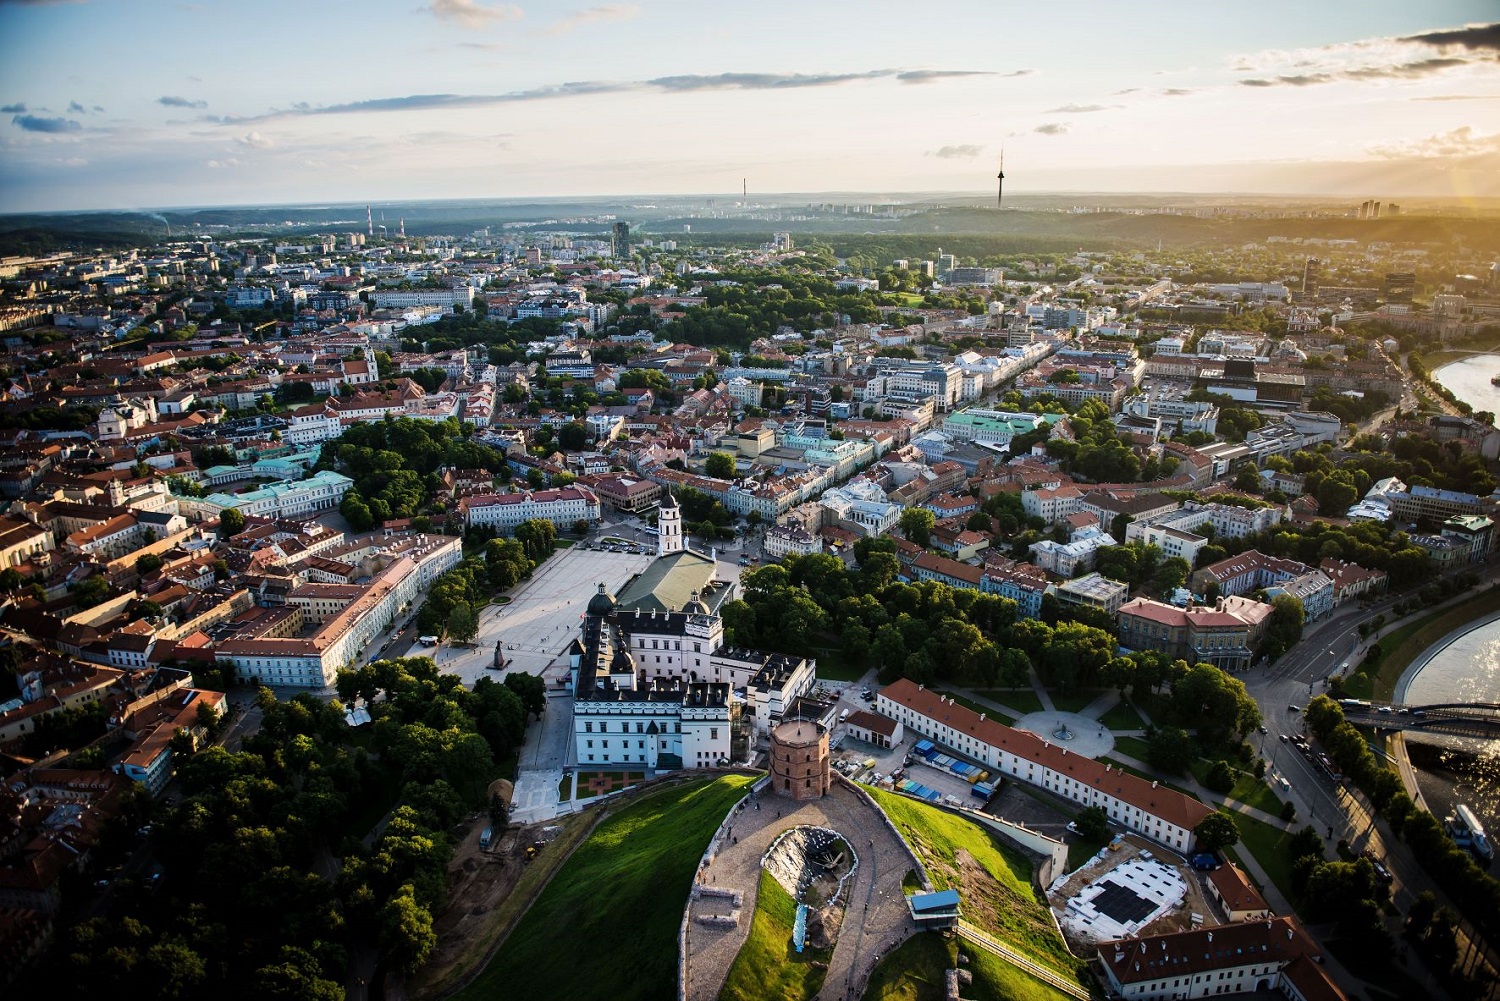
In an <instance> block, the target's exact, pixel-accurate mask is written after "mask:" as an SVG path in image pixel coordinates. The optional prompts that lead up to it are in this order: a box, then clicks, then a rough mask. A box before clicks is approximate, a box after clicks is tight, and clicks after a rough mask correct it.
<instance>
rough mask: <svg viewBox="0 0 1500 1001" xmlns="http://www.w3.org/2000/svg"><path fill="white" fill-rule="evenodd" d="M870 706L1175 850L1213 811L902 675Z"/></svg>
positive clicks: (1187, 845) (1186, 845) (1187, 844)
mask: <svg viewBox="0 0 1500 1001" xmlns="http://www.w3.org/2000/svg"><path fill="white" fill-rule="evenodd" d="M875 708H876V709H877V710H878V711H879V712H881V713H882V714H884V715H886V716H889V717H890V718H891V719H893V720H895V721H896V722H898V723H900V724H901V725H902V726H904V727H906V728H907V729H909V730H915V731H916V732H917V733H920V734H922V735H923V736H924V737H927V738H929V739H930V740H933V741H935V742H937V743H939V744H943V745H944V746H946V747H949V748H952V749H953V750H954V751H956V752H958V753H959V754H961V755H963V756H964V757H965V758H968V759H969V760H971V761H976V762H978V763H979V764H981V765H983V766H984V767H985V768H988V769H989V770H990V771H991V772H999V773H1001V774H1003V775H1007V776H1009V777H1011V778H1013V779H1017V780H1019V781H1021V782H1028V783H1030V784H1031V785H1035V786H1040V787H1041V788H1043V789H1046V790H1047V791H1048V792H1052V793H1055V794H1057V795H1059V796H1061V797H1063V798H1064V799H1069V800H1072V801H1073V802H1075V803H1077V804H1079V805H1080V806H1085V807H1088V806H1097V807H1101V808H1102V809H1103V810H1104V812H1105V813H1106V814H1108V815H1109V819H1111V820H1113V821H1115V822H1116V823H1118V824H1122V825H1124V826H1125V827H1128V828H1129V829H1130V830H1132V831H1135V832H1136V833H1138V834H1142V835H1144V836H1146V837H1148V838H1151V839H1152V840H1154V841H1159V842H1161V843H1162V844H1164V845H1168V846H1169V847H1171V848H1175V849H1176V850H1177V851H1179V852H1186V851H1188V850H1190V849H1191V848H1192V847H1193V842H1194V835H1193V828H1195V827H1197V826H1198V825H1199V824H1200V823H1202V822H1203V819H1204V818H1205V817H1207V816H1208V815H1209V814H1210V813H1213V809H1212V808H1211V807H1209V806H1207V805H1205V804H1203V803H1201V802H1199V801H1198V800H1196V799H1193V798H1192V797H1191V796H1188V795H1185V794H1184V793H1180V792H1178V791H1177V790H1175V789H1169V788H1167V787H1166V786H1164V785H1161V784H1160V783H1157V782H1153V781H1151V780H1150V779H1143V778H1141V777H1139V776H1137V775H1132V774H1130V773H1129V772H1126V771H1121V770H1120V769H1119V768H1115V767H1113V766H1111V765H1107V764H1104V763H1103V762H1099V761H1095V760H1093V759H1092V758H1087V757H1084V756H1083V755H1081V754H1074V753H1072V752H1070V751H1069V750H1068V749H1067V748H1066V747H1064V746H1062V745H1060V744H1057V743H1053V742H1051V741H1047V740H1043V739H1042V738H1041V737H1038V736H1037V735H1036V734H1034V733H1029V732H1027V731H1025V730H1017V729H1015V728H1013V727H1009V726H1006V725H1005V724H1004V723H1001V722H1000V721H998V720H993V719H989V718H988V717H987V716H985V715H983V714H981V713H976V712H974V710H972V709H969V708H967V707H965V706H961V705H958V704H956V703H955V702H953V701H952V700H951V699H948V698H946V697H945V696H943V695H942V694H940V693H938V692H934V691H929V690H927V689H926V688H925V687H924V686H922V685H918V684H916V683H915V682H913V681H910V680H908V679H906V678H903V679H901V680H900V681H897V682H896V683H895V684H892V685H887V686H886V687H885V688H882V689H881V690H880V694H879V695H878V696H877V697H876V700H875Z"/></svg>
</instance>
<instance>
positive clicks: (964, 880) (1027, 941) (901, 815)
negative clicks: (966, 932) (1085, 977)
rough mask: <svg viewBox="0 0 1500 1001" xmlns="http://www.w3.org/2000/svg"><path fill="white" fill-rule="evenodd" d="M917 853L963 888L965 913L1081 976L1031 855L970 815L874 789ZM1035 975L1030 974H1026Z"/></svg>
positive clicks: (1039, 958)
mask: <svg viewBox="0 0 1500 1001" xmlns="http://www.w3.org/2000/svg"><path fill="white" fill-rule="evenodd" d="M869 792H870V794H871V795H872V796H874V797H875V801H876V802H877V803H879V804H880V808H881V809H882V810H884V811H885V813H886V816H888V817H890V818H891V822H892V823H894V824H895V825H896V828H897V830H899V831H900V832H901V836H902V837H903V838H905V839H906V842H907V844H909V845H911V846H912V849H913V850H914V851H915V852H916V853H917V856H918V857H919V858H920V859H921V860H922V864H923V865H925V866H926V867H927V871H928V874H929V875H930V876H931V877H932V881H933V883H934V884H936V886H937V887H938V888H939V889H948V888H953V889H956V890H958V892H959V895H960V897H961V899H962V904H961V907H962V909H963V914H964V917H965V919H966V920H968V921H971V922H973V923H974V924H976V925H978V926H979V927H981V928H983V929H984V930H985V931H988V932H989V933H991V934H992V935H994V936H995V937H996V938H999V939H1000V940H1001V941H1003V942H1005V943H1007V944H1008V945H1010V946H1011V947H1012V948H1014V949H1016V950H1018V951H1021V952H1025V953H1027V954H1028V955H1030V956H1031V958H1032V959H1033V960H1035V961H1036V962H1037V963H1039V964H1041V965H1043V966H1049V967H1051V968H1052V969H1054V970H1057V971H1058V972H1059V973H1062V974H1064V975H1066V976H1073V977H1077V976H1078V974H1079V972H1080V970H1081V968H1082V967H1083V965H1084V964H1083V961H1082V960H1079V959H1078V958H1076V957H1075V956H1073V955H1072V953H1070V952H1069V951H1068V947H1067V946H1066V945H1065V944H1064V943H1063V941H1062V938H1061V937H1060V936H1059V935H1058V933H1057V930H1056V928H1055V927H1054V925H1053V923H1052V918H1051V915H1050V914H1048V912H1047V906H1046V904H1044V903H1043V902H1042V901H1040V900H1039V899H1038V898H1037V894H1036V892H1035V891H1034V890H1033V889H1032V885H1031V870H1032V866H1031V861H1030V859H1028V858H1027V857H1026V856H1025V855H1024V854H1022V853H1021V852H1020V851H1018V850H1017V849H1015V848H1012V847H1011V846H1010V845H1008V844H1006V843H1005V842H1004V841H1003V840H1002V839H1001V838H1000V837H999V836H998V835H996V834H994V833H992V832H991V831H989V830H988V829H987V828H984V827H981V826H980V825H979V824H976V823H974V822H972V821H969V820H965V819H964V818H963V817H959V816H955V815H954V814H951V813H947V812H946V811H943V810H939V809H936V808H934V807H931V806H927V805H925V804H923V803H919V802H917V801H916V800H913V799H908V798H907V797H905V796H898V795H896V794H895V793H888V792H882V791H881V790H879V789H871V790H869ZM1026 979H1027V980H1030V978H1029V977H1028V978H1026Z"/></svg>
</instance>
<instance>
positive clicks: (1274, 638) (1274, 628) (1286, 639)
mask: <svg viewBox="0 0 1500 1001" xmlns="http://www.w3.org/2000/svg"><path fill="white" fill-rule="evenodd" d="M1306 621H1307V613H1306V612H1305V611H1304V610H1303V607H1302V599H1300V598H1297V597H1294V596H1293V595H1290V594H1278V595H1277V596H1276V597H1275V598H1273V599H1271V614H1270V616H1269V617H1268V618H1267V619H1266V631H1265V638H1264V639H1263V640H1262V641H1261V645H1260V651H1261V653H1262V655H1264V656H1266V657H1269V658H1271V659H1272V660H1276V659H1277V658H1279V657H1280V656H1281V655H1282V654H1284V653H1286V652H1287V651H1288V650H1290V649H1291V648H1292V647H1294V646H1296V645H1297V643H1298V642H1299V641H1300V640H1301V639H1302V626H1303V625H1304V623H1306Z"/></svg>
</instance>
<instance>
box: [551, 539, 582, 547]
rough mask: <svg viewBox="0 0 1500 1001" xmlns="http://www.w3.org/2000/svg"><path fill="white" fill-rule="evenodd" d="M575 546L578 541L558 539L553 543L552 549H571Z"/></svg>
mask: <svg viewBox="0 0 1500 1001" xmlns="http://www.w3.org/2000/svg"><path fill="white" fill-rule="evenodd" d="M576 545H578V540H577V539H558V540H556V541H555V542H553V543H552V548H554V549H572V548H573V547H574V546H576Z"/></svg>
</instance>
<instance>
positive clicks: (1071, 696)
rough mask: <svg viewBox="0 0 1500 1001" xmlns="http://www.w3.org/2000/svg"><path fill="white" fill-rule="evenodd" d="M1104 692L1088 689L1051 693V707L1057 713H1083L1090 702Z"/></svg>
mask: <svg viewBox="0 0 1500 1001" xmlns="http://www.w3.org/2000/svg"><path fill="white" fill-rule="evenodd" d="M1103 694H1104V692H1103V691H1100V690H1097V689H1088V690H1086V691H1085V690H1080V691H1072V692H1052V693H1051V695H1052V707H1053V708H1054V709H1056V710H1057V711H1058V712H1063V713H1078V712H1083V710H1084V709H1085V708H1087V707H1088V704H1089V703H1090V702H1093V701H1094V700H1095V699H1097V698H1098V697H1099V696H1101V695H1103Z"/></svg>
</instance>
